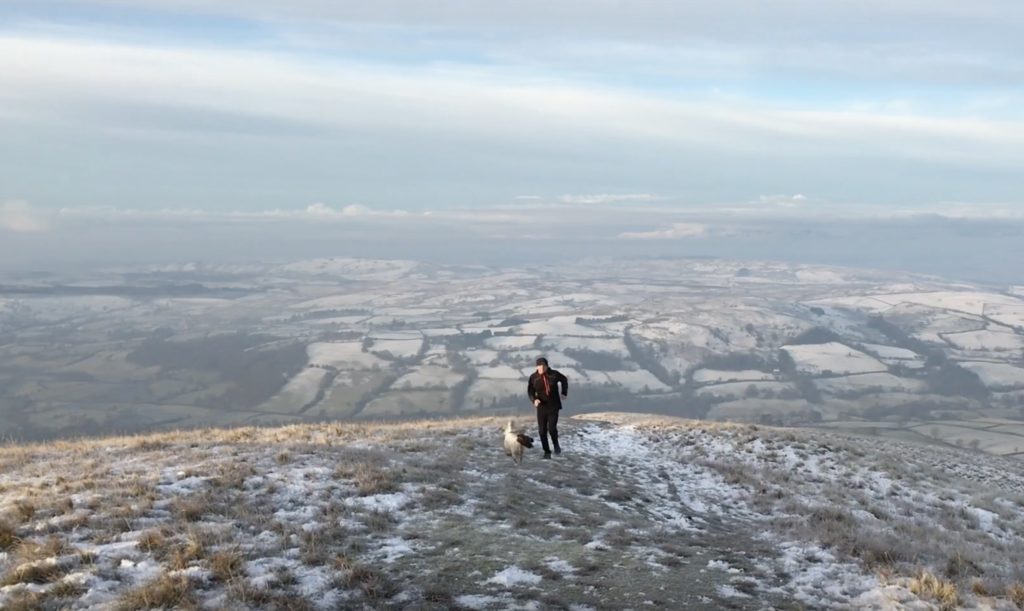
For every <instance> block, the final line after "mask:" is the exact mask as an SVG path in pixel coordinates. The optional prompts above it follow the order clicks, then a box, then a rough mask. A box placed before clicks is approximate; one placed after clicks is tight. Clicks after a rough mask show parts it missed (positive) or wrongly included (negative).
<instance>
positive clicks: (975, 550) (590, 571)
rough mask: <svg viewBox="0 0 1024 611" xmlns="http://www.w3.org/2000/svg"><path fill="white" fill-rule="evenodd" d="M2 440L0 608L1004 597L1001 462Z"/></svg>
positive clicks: (628, 432) (635, 436)
mask: <svg viewBox="0 0 1024 611" xmlns="http://www.w3.org/2000/svg"><path fill="white" fill-rule="evenodd" d="M502 424H503V422H502V421H501V420H500V419H498V418H477V419H461V420H460V419H452V420H445V421H423V422H412V423H401V424H386V425H377V424H312V425H293V426H286V427H282V428H270V429H260V428H240V429H227V430H198V431H191V432H172V433H163V434H154V435H149V436H136V437H120V438H108V439H99V440H85V441H75V442H70V441H69V442H56V443H53V444H48V445H12V446H8V447H5V448H3V449H0V467H2V468H0V584H2V585H0V606H2V607H3V608H5V609H18V608H42V609H58V608H71V609H108V608H124V609H129V608H131V609H135V608H157V607H161V606H165V607H171V606H179V607H182V608H190V607H194V608H218V609H245V608H266V609H333V608H367V609H369V608H395V609H397V608H402V609H408V608H423V609H431V608H436V609H442V608H445V609H447V608H473V609H506V608H526V609H529V608H541V609H549V608H572V609H587V608H591V609H602V608H616V609H622V608H645V607H650V606H652V605H653V606H655V607H664V608H677V609H678V608H709V609H710V608H735V609H761V608H780V609H786V608H803V607H814V608H823V607H825V608H849V607H858V608H879V609H890V608H908V609H928V608H952V607H953V606H956V605H958V604H959V605H962V606H964V607H975V608H996V609H1013V608H1016V605H1017V604H1021V603H1022V602H1024V598H1022V597H1024V586H1022V585H1021V583H1020V581H1019V580H1020V579H1021V574H1020V567H1022V566H1024V562H1022V561H1024V551H1022V550H1024V547H1022V545H1021V543H1022V538H1024V537H1022V533H1024V517H1022V513H1021V509H1022V507H1024V474H1022V473H1021V469H1020V465H1019V462H1017V461H1015V460H1013V459H1001V458H997V457H991V456H985V455H981V454H975V453H970V452H967V451H960V450H954V449H945V448H937V447H926V446H919V445H913V444H907V443H901V442H898V441H892V440H882V439H863V438H854V437H841V436H838V435H833V434H820V433H819V434H810V433H807V432H801V431H796V430H786V429H773V428H765V427H758V426H753V425H726V424H720V423H709V422H699V421H684V420H678V419H672V418H666V417H661V416H643V415H635V414H633V415H626V414H614V413H605V414H590V415H584V416H577V417H576V418H572V419H567V421H566V422H565V426H564V433H563V439H564V447H565V454H564V455H563V456H562V457H560V459H557V460H554V461H543V462H542V461H540V460H537V456H538V455H537V454H536V453H533V454H532V455H531V454H529V453H528V455H527V459H526V462H525V463H524V464H523V465H522V466H516V465H515V464H513V462H512V460H511V459H509V458H508V457H507V456H505V454H504V452H503V450H502V449H501V432H500V428H501V426H502Z"/></svg>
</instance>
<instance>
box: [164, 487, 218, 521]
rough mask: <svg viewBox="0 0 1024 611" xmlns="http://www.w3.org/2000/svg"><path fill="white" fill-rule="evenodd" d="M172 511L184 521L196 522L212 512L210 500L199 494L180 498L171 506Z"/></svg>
mask: <svg viewBox="0 0 1024 611" xmlns="http://www.w3.org/2000/svg"><path fill="white" fill-rule="evenodd" d="M171 510H172V511H173V512H174V514H175V515H176V516H178V517H179V518H181V519H182V520H185V521H186V522H195V521H197V520H199V518H201V517H203V514H205V513H207V512H208V511H209V510H210V500H209V499H208V498H207V497H205V496H203V495H198V494H193V495H191V496H185V497H178V498H176V499H174V502H173V503H172V504H171Z"/></svg>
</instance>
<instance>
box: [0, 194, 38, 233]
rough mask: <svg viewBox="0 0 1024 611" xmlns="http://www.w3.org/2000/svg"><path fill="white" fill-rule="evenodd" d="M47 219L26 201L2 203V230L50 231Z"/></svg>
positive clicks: (21, 231) (0, 215)
mask: <svg viewBox="0 0 1024 611" xmlns="http://www.w3.org/2000/svg"><path fill="white" fill-rule="evenodd" d="M49 229H50V225H49V223H47V221H46V219H45V218H43V216H42V215H41V214H39V213H37V212H36V211H33V210H32V208H31V207H30V206H29V205H28V203H26V202H22V201H12V202H5V203H2V204H0V231H10V232H13V233H37V232H42V231H48V230H49Z"/></svg>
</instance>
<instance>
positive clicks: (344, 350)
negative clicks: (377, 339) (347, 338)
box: [306, 342, 387, 369]
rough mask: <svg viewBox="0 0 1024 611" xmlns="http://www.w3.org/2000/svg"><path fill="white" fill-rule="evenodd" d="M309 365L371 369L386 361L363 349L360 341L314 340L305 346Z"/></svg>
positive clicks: (382, 364) (384, 364) (380, 365)
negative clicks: (314, 341)
mask: <svg viewBox="0 0 1024 611" xmlns="http://www.w3.org/2000/svg"><path fill="white" fill-rule="evenodd" d="M306 354H308V355H309V364H310V365H327V366H330V367H335V368H337V369H371V368H373V367H375V366H376V367H382V366H386V365H387V361H385V360H384V359H381V358H380V357H378V356H376V355H373V354H371V353H369V352H364V351H363V345H362V342H316V343H313V344H310V345H309V346H307V347H306Z"/></svg>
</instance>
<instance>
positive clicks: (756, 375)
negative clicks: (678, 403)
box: [693, 369, 775, 384]
mask: <svg viewBox="0 0 1024 611" xmlns="http://www.w3.org/2000/svg"><path fill="white" fill-rule="evenodd" d="M774 379H775V376H774V375H773V374H771V373H766V372H764V371H757V370H756V369H746V370H742V371H719V370H716V369H698V370H697V371H694V372H693V381H694V382H696V383H697V384H721V383H723V382H748V381H750V382H756V381H759V380H774Z"/></svg>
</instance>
